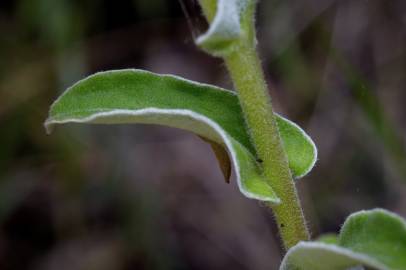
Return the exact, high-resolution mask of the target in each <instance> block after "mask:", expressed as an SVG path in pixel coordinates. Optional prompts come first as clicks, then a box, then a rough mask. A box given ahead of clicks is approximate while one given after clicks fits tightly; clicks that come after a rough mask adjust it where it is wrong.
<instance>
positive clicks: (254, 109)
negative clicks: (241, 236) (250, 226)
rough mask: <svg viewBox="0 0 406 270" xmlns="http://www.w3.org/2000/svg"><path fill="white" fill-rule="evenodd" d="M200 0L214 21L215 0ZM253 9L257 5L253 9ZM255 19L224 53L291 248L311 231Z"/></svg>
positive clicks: (280, 222) (287, 245)
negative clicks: (263, 62) (260, 54)
mask: <svg viewBox="0 0 406 270" xmlns="http://www.w3.org/2000/svg"><path fill="white" fill-rule="evenodd" d="M200 4H201V6H202V8H203V11H204V13H205V15H206V17H207V19H208V21H209V22H210V21H211V20H212V19H213V16H214V15H213V14H215V9H214V10H213V8H215V6H214V7H213V0H201V1H200ZM253 10H254V7H253V9H252V13H253V12H254V11H253ZM251 17H253V16H251ZM251 20H252V22H251V29H248V31H247V35H246V36H245V37H243V38H242V39H241V42H240V45H239V46H238V48H236V49H235V50H234V51H233V52H232V53H230V54H228V55H227V56H225V57H224V61H225V63H226V65H227V68H228V70H229V73H230V75H231V78H232V80H233V83H234V86H235V88H236V90H237V93H238V96H239V100H240V104H241V107H242V109H243V112H244V116H245V119H246V124H247V126H248V128H249V130H250V135H251V139H252V141H253V143H254V145H255V147H256V150H257V153H258V158H260V159H261V160H262V161H263V163H262V164H263V168H264V175H265V178H266V179H267V181H268V183H269V185H271V186H272V188H273V189H274V190H275V192H276V194H277V195H278V196H279V198H280V199H281V203H280V204H279V205H271V204H269V207H271V208H272V209H273V212H274V215H275V218H276V222H277V224H278V228H279V231H280V235H281V237H282V241H283V245H284V247H285V249H289V248H291V247H292V246H294V245H296V244H297V243H298V242H299V241H306V240H309V233H308V230H307V227H306V222H305V219H304V216H303V212H302V208H301V205H300V200H299V197H298V194H297V191H296V187H295V184H294V182H293V178H292V174H291V172H290V169H289V164H288V160H287V156H286V153H285V150H284V148H283V144H282V141H281V138H280V134H279V130H278V127H277V124H276V121H275V117H274V114H273V109H272V103H271V98H270V95H269V93H268V88H267V85H266V83H265V79H264V74H263V70H262V67H261V63H260V60H259V58H258V55H257V52H256V48H255V44H254V42H251V40H254V38H252V36H253V35H254V34H255V29H254V22H253V19H251Z"/></svg>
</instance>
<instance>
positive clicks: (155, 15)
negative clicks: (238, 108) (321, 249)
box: [0, 0, 406, 270]
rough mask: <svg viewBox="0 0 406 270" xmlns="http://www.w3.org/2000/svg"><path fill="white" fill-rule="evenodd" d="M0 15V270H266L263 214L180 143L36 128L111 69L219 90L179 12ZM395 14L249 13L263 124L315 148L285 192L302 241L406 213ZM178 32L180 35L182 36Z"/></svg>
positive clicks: (188, 3) (88, 4)
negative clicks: (266, 117) (53, 106)
mask: <svg viewBox="0 0 406 270" xmlns="http://www.w3.org/2000/svg"><path fill="white" fill-rule="evenodd" d="M183 3H184V6H185V9H186V10H187V14H188V17H189V20H186V19H185V15H184V13H183V11H182V9H181V6H180V4H179V2H177V1H166V0H148V1H146V0H133V1H130V0H128V1H125V0H123V1H119V3H117V1H91V0H85V1H72V0H17V1H13V0H2V1H1V2H0V33H1V35H0V131H1V132H0V269H7V270H8V269H16V270H20V269H277V267H278V265H279V263H280V259H281V254H280V250H279V243H278V239H277V238H276V237H275V232H276V229H275V227H274V224H273V220H272V219H271V218H269V215H268V214H269V213H268V210H266V208H264V207H261V206H259V205H258V203H257V202H255V201H251V200H247V199H245V198H243V197H242V196H241V195H240V194H239V192H238V190H237V187H236V185H235V181H232V183H231V184H230V185H227V184H224V182H223V181H222V175H221V172H220V170H219V168H218V166H217V164H216V161H215V158H214V156H213V155H212V153H211V152H210V147H209V146H208V145H207V144H205V143H204V142H202V141H200V140H199V139H198V138H196V137H195V136H193V135H191V134H189V133H187V132H183V131H180V130H174V129H169V128H160V127H151V126H136V127H131V126H114V127H105V126H91V127H88V126H69V127H63V128H59V129H57V130H56V132H55V133H54V135H53V136H51V137H49V136H46V135H45V131H44V129H43V126H42V123H43V121H44V119H45V117H46V116H47V113H48V112H47V110H48V107H49V105H50V103H51V102H52V101H53V99H54V98H55V97H56V96H58V94H59V93H60V91H62V89H65V87H66V86H68V85H70V84H72V83H73V82H75V81H77V80H78V79H80V78H82V77H84V76H85V75H87V74H91V73H94V72H96V71H101V70H107V69H118V68H132V67H133V68H143V69H148V70H151V71H154V72H159V73H172V74H177V75H181V76H183V77H186V78H190V79H194V80H197V81H202V82H208V83H212V84H216V85H219V86H224V87H228V88H231V85H230V80H229V78H228V77H227V75H226V72H225V69H224V67H223V65H222V64H221V62H220V61H218V60H216V59H213V58H211V57H208V56H207V55H205V54H204V53H202V52H200V51H199V50H198V49H196V47H195V46H194V43H193V37H194V36H196V33H199V32H201V31H203V29H204V28H202V27H205V26H204V20H203V19H202V18H201V17H200V14H199V13H200V11H199V9H198V5H197V3H196V2H195V0H184V1H183ZM405 14H406V2H404V1H403V0H393V1H379V0H370V1H338V0H325V1H318V0H305V1H299V0H293V1H276V0H269V1H265V0H263V1H261V2H260V5H259V9H258V16H259V18H258V31H259V34H258V37H259V39H260V40H259V41H260V42H259V44H260V52H261V55H262V58H263V65H264V67H265V71H266V76H267V79H268V83H269V85H270V91H271V92H272V96H273V97H274V103H275V104H276V105H277V108H278V111H279V112H280V113H281V114H283V115H286V116H288V117H289V118H291V119H292V120H295V121H297V122H299V123H301V126H302V127H304V128H305V129H306V131H307V132H308V133H309V134H311V135H312V137H313V138H314V140H315V142H316V144H317V145H318V148H319V162H318V164H317V167H316V168H315V170H314V172H313V173H311V174H310V175H309V176H307V177H305V178H304V179H302V180H300V182H299V189H300V193H301V197H302V198H303V200H304V202H305V203H304V208H305V213H306V216H307V218H308V220H309V224H310V225H311V230H312V232H313V235H318V234H320V233H325V232H329V231H337V230H338V228H339V226H340V223H341V222H342V220H344V217H345V216H347V215H348V214H349V213H351V212H354V211H357V210H360V209H365V208H372V207H383V208H387V209H389V210H392V211H395V212H397V213H398V214H400V215H403V216H406V196H405V195H406V173H405V172H406V155H405V133H406V132H405V130H406V124H405V123H406V121H405V120H406V119H405V118H406V109H405V104H406V92H405V91H404V90H405V86H406V76H405V74H406V46H405V44H406V17H405ZM191 28H192V30H191Z"/></svg>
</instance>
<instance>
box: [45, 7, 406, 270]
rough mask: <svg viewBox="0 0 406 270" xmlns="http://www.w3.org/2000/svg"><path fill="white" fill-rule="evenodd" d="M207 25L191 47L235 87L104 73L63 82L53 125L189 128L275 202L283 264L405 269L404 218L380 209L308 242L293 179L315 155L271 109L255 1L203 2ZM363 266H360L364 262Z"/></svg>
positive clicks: (223, 163)
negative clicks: (220, 63) (219, 66)
mask: <svg viewBox="0 0 406 270" xmlns="http://www.w3.org/2000/svg"><path fill="white" fill-rule="evenodd" d="M199 2H200V5H201V7H202V11H203V13H204V15H205V17H206V18H207V20H208V22H209V24H210V27H209V29H208V30H207V32H206V33H205V34H203V35H201V36H200V37H198V38H197V40H196V44H197V45H198V46H200V47H201V48H202V49H203V50H205V51H206V52H208V53H209V54H211V55H213V56H215V57H221V58H223V60H224V62H225V64H226V67H227V69H228V71H229V73H230V76H231V78H232V80H233V83H234V87H235V91H229V90H226V89H221V88H219V87H216V86H212V85H207V84H203V83H198V82H193V81H190V80H187V79H184V78H180V77H177V76H172V75H159V74H154V73H151V72H148V71H143V70H136V69H127V70H114V71H107V72H100V73H97V74H94V75H92V76H90V77H87V78H85V79H83V80H82V81H79V82H77V83H76V84H75V85H73V86H72V87H70V88H68V89H67V90H66V91H65V93H63V94H62V95H61V96H60V97H59V98H58V99H57V100H56V101H55V102H54V104H53V105H52V106H51V109H50V112H49V118H48V119H47V120H46V122H45V127H46V129H47V130H48V132H50V131H51V130H52V127H53V126H55V125H56V124H64V123H95V124H122V123H126V124H130V123H148V124H160V125H167V126H170V127H176V128H181V129H185V130H189V131H191V132H194V133H195V134H197V135H199V136H200V137H201V138H203V139H204V140H205V141H207V142H208V143H209V144H210V145H211V147H212V149H213V151H214V153H215V155H216V157H217V159H218V161H219V164H220V167H221V169H222V171H223V174H224V177H225V178H226V180H228V178H229V177H230V174H231V168H232V167H233V168H234V170H235V174H236V178H237V184H238V187H239V189H240V191H241V193H242V194H243V195H244V196H246V197H248V198H251V199H256V200H260V201H263V202H265V203H266V204H267V205H268V206H269V207H270V208H272V210H273V213H274V216H275V218H276V222H277V224H278V228H279V230H280V235H281V239H282V242H283V246H284V248H285V250H286V251H287V253H286V255H285V258H284V259H283V261H282V263H281V266H280V269H300V270H302V269H303V270H317V269H332V270H334V269H351V268H355V267H367V268H370V269H382V270H383V269H397V270H401V269H406V223H405V221H404V220H403V219H402V218H400V217H399V216H397V215H395V214H392V213H390V212H388V211H385V210H382V209H375V210H371V211H361V212H358V213H355V214H353V215H351V216H349V217H348V218H347V220H346V221H345V223H344V225H343V226H342V229H341V231H340V233H339V234H338V235H337V236H329V237H321V238H320V239H319V240H318V241H310V237H309V233H308V231H307V227H306V222H305V219H304V216H303V213H302V208H301V205H300V201H299V198H298V196H297V192H296V188H295V183H294V179H298V178H300V177H303V176H304V175H306V174H307V173H308V172H309V171H310V170H311V169H312V167H313V166H314V164H315V162H316V159H317V149H316V147H315V145H314V143H313V141H312V140H311V139H310V137H309V136H308V135H307V134H306V133H305V132H304V131H303V130H302V129H301V128H300V127H299V126H298V125H296V124H294V123H293V122H291V121H289V120H288V119H286V118H283V117H282V116H280V115H278V114H276V113H274V112H273V109H272V103H271V98H270V96H269V94H268V90H267V86H266V83H265V80H264V76H263V71H262V68H261V65H260V61H259V59H258V56H257V52H256V37H255V26H254V14H255V8H256V4H257V3H256V2H257V1H255V0H200V1H199ZM360 269H361V268H360Z"/></svg>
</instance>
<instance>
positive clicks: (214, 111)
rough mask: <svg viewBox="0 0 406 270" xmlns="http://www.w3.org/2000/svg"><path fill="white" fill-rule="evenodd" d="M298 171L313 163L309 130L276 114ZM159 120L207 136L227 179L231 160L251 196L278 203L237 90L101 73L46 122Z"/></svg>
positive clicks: (72, 92) (66, 96)
mask: <svg viewBox="0 0 406 270" xmlns="http://www.w3.org/2000/svg"><path fill="white" fill-rule="evenodd" d="M276 119H277V123H278V127H279V130H280V134H281V137H282V140H283V143H284V146H285V149H286V153H287V156H288V160H289V166H290V169H291V172H292V174H293V176H295V177H301V176H304V175H305V174H307V173H308V172H309V171H310V170H311V168H312V167H313V165H314V163H315V161H316V158H317V150H316V148H315V146H314V143H313V142H312V140H311V139H310V138H309V136H308V135H306V134H305V132H304V131H303V130H302V129H300V127H298V126H297V125H296V124H294V123H293V122H291V121H289V120H287V119H285V118H283V117H281V116H279V115H277V117H276ZM65 123H94V124H132V123H143V124H158V125H165V126H169V127H175V128H181V129H185V130H188V131H191V132H194V133H195V134H197V135H199V136H200V137H202V138H204V139H205V140H206V141H208V142H209V143H210V144H211V145H212V147H213V150H214V151H215V153H216V156H217V157H218V160H219V162H220V165H221V167H222V169H223V173H224V175H225V177H226V180H227V179H228V177H229V176H230V172H229V170H230V169H231V167H232V166H231V164H233V166H234V168H235V173H236V178H237V183H238V186H239V188H240V191H241V192H242V193H243V194H244V195H245V196H247V197H249V198H254V199H258V200H262V201H269V202H273V203H276V204H277V203H279V202H280V200H279V198H278V196H277V194H275V192H274V191H273V189H272V187H271V186H269V185H268V184H267V183H266V181H265V180H264V177H263V175H262V165H261V162H260V160H258V159H257V157H256V152H255V148H254V146H253V145H252V144H251V141H250V137H249V132H248V130H247V128H246V126H245V124H244V118H243V114H242V111H241V108H240V105H239V101H238V98H237V96H236V95H235V93H234V92H232V91H228V90H225V89H221V88H218V87H215V86H211V85H206V84H201V83H197V82H192V81H189V80H186V79H183V78H180V77H176V76H172V75H158V74H154V73H151V72H147V71H142V70H118V71H108V72H101V73H97V74H95V75H92V76H90V77H88V78H86V79H84V80H82V81H79V82H78V83H76V84H75V85H73V86H72V87H70V88H69V89H67V90H66V91H65V93H63V94H62V95H61V96H60V97H59V98H58V99H57V100H56V101H55V102H54V104H53V105H52V107H51V109H50V112H49V118H48V119H47V120H46V122H45V127H46V128H47V130H48V131H49V132H50V131H51V129H52V127H53V126H54V125H56V124H65Z"/></svg>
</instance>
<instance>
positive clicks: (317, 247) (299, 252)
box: [279, 242, 391, 270]
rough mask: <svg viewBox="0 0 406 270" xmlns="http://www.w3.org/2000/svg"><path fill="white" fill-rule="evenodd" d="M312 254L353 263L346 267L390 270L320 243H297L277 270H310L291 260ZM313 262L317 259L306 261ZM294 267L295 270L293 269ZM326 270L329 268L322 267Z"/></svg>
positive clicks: (367, 257)
mask: <svg viewBox="0 0 406 270" xmlns="http://www.w3.org/2000/svg"><path fill="white" fill-rule="evenodd" d="M308 252H313V253H315V254H320V253H325V254H326V255H333V256H337V257H342V258H343V259H347V260H351V261H352V262H354V265H348V267H355V266H357V264H355V263H358V264H362V265H364V266H367V267H373V268H374V269H379V270H391V269H389V268H387V267H386V266H385V265H383V264H382V263H380V262H379V261H377V260H376V259H374V258H372V257H370V256H368V255H365V254H362V253H358V252H354V251H351V250H350V249H347V248H343V247H340V246H336V245H332V244H325V243H320V242H299V243H298V244H297V245H296V246H294V247H292V248H291V249H290V250H289V251H288V252H287V253H286V255H285V257H284V259H283V260H282V263H281V266H280V268H279V270H292V269H297V270H312V269H313V268H301V266H300V265H297V264H295V262H293V263H292V261H291V260H292V258H293V259H294V257H295V256H305V255H304V254H305V253H308ZM312 259H313V260H314V259H316V260H317V258H314V257H309V259H308V260H312ZM294 267H296V268H294ZM323 267H325V269H327V268H328V267H329V266H328V265H326V266H323ZM329 269H335V268H329Z"/></svg>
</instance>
